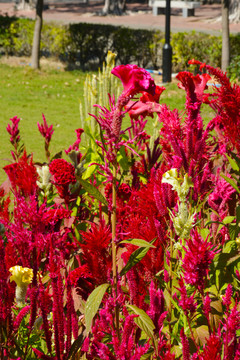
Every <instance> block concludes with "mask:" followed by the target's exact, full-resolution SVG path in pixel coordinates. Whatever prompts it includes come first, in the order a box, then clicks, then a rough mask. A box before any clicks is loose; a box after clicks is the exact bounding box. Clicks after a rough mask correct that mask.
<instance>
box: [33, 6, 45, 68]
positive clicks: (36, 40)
mask: <svg viewBox="0 0 240 360" xmlns="http://www.w3.org/2000/svg"><path fill="white" fill-rule="evenodd" d="M42 12H43V0H37V5H36V20H35V27H34V35H33V46H32V67H33V68H34V69H39V67H40V64H39V58H40V41H41V30H42Z"/></svg>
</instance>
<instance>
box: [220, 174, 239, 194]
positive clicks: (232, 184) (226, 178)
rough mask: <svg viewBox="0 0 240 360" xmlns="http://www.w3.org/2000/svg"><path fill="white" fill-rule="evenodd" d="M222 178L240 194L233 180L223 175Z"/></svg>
mask: <svg viewBox="0 0 240 360" xmlns="http://www.w3.org/2000/svg"><path fill="white" fill-rule="evenodd" d="M221 177H222V178H223V179H224V180H226V182H228V183H229V184H230V185H231V186H232V187H233V188H234V189H235V190H236V191H237V192H238V194H240V190H239V188H238V186H237V184H236V183H235V182H234V181H233V180H232V179H230V178H229V177H227V176H225V175H223V174H221Z"/></svg>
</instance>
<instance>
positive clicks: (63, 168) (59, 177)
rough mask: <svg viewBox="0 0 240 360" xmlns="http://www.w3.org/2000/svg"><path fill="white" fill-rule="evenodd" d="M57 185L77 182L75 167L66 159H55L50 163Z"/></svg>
mask: <svg viewBox="0 0 240 360" xmlns="http://www.w3.org/2000/svg"><path fill="white" fill-rule="evenodd" d="M49 171H50V173H51V174H52V175H53V178H54V182H55V184H56V185H62V186H64V185H69V184H71V183H72V184H74V183H75V182H76V176H75V169H74V166H73V165H72V164H70V163H69V162H67V161H66V160H64V159H55V160H53V161H52V162H51V164H50V165H49Z"/></svg>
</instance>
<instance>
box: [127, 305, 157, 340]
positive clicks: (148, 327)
mask: <svg viewBox="0 0 240 360" xmlns="http://www.w3.org/2000/svg"><path fill="white" fill-rule="evenodd" d="M127 307H128V309H129V312H130V313H132V314H136V315H138V317H137V318H135V319H134V321H135V323H136V324H137V326H138V327H139V328H140V329H141V330H142V331H144V332H145V334H146V335H147V336H148V337H149V338H150V339H152V341H154V332H153V331H154V329H155V326H154V323H153V321H152V319H151V318H150V317H149V316H148V315H147V314H146V313H145V311H144V310H142V309H139V308H138V307H137V306H135V305H127Z"/></svg>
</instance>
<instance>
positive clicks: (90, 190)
mask: <svg viewBox="0 0 240 360" xmlns="http://www.w3.org/2000/svg"><path fill="white" fill-rule="evenodd" d="M78 181H79V182H80V184H81V185H82V187H83V188H84V189H85V190H86V191H87V192H88V193H89V194H90V195H92V196H94V197H95V199H97V200H98V201H100V202H101V203H102V204H104V205H106V206H108V202H107V200H106V199H105V197H104V196H103V195H102V194H101V193H100V191H99V190H98V189H97V188H96V187H95V186H93V185H92V184H90V183H89V182H88V181H86V180H83V179H78Z"/></svg>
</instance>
